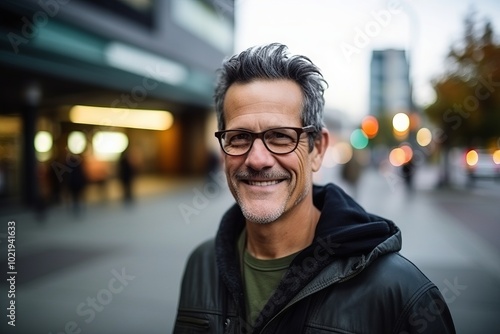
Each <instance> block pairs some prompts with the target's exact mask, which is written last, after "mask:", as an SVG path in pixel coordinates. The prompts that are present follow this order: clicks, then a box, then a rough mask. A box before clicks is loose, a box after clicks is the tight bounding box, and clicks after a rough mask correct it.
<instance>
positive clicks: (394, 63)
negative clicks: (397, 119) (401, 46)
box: [370, 49, 413, 117]
mask: <svg viewBox="0 0 500 334" xmlns="http://www.w3.org/2000/svg"><path fill="white" fill-rule="evenodd" d="M412 106H413V103H412V94H411V83H410V67H409V63H408V61H407V58H406V53H405V51H404V50H394V49H389V50H374V51H373V53H372V58H371V63H370V114H371V115H373V116H375V117H379V116H381V115H384V114H386V115H390V116H393V115H395V114H396V113H398V112H409V111H410V110H411V109H412Z"/></svg>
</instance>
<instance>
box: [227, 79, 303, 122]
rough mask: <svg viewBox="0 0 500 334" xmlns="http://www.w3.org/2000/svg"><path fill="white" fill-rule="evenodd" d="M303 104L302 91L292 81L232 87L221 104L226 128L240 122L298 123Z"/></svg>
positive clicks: (264, 81)
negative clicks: (285, 121)
mask: <svg viewBox="0 0 500 334" xmlns="http://www.w3.org/2000/svg"><path fill="white" fill-rule="evenodd" d="M302 102H303V98H302V90H301V88H300V86H299V85H298V84H297V83H296V82H294V81H292V80H255V81H251V82H248V83H234V84H232V85H231V86H230V87H229V89H228V90H227V93H226V97H225V100H224V114H225V115H224V116H225V119H226V125H229V124H230V123H232V122H234V121H242V120H245V121H250V120H253V121H256V120H260V121H262V120H268V121H270V120H272V119H275V120H276V121H277V122H281V121H283V120H288V121H289V122H290V121H293V122H294V123H296V122H297V121H299V122H300V114H301V111H302ZM276 125H285V124H276ZM286 125H289V124H286ZM294 125H299V124H294Z"/></svg>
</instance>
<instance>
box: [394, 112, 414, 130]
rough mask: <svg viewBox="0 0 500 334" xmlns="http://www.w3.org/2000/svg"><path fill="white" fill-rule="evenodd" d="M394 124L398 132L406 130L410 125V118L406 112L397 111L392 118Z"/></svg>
mask: <svg viewBox="0 0 500 334" xmlns="http://www.w3.org/2000/svg"><path fill="white" fill-rule="evenodd" d="M392 126H393V127H394V130H396V131H397V132H406V131H407V130H408V129H409V127H410V118H409V117H408V115H406V114H405V113H402V112H400V113H397V114H396V115H394V117H393V118H392Z"/></svg>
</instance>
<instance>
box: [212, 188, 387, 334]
mask: <svg viewBox="0 0 500 334" xmlns="http://www.w3.org/2000/svg"><path fill="white" fill-rule="evenodd" d="M313 201H314V205H315V206H316V207H317V208H318V209H320V211H321V215H320V219H319V222H318V225H317V227H316V232H315V238H314V241H313V243H312V244H311V245H310V246H308V247H307V248H305V249H304V250H302V251H301V252H300V253H299V254H298V255H297V256H296V257H295V258H294V259H293V261H292V263H291V265H290V267H289V269H288V271H287V272H286V274H285V276H284V277H283V279H282V280H281V282H280V284H279V285H278V287H277V289H276V291H275V294H274V295H273V296H272V297H271V298H270V300H269V301H268V303H267V304H266V306H265V307H264V310H265V312H262V313H261V314H260V315H259V317H258V318H257V320H256V324H255V328H254V330H255V331H254V332H258V331H259V330H260V329H261V328H262V327H263V326H264V325H265V324H266V323H267V321H268V320H269V319H271V318H272V317H273V316H274V315H275V314H276V313H277V312H278V311H279V310H280V309H281V308H282V307H283V306H284V305H286V304H287V303H288V302H289V301H290V300H291V299H292V298H293V297H294V296H295V295H296V294H297V293H298V292H299V291H300V290H301V289H302V288H303V287H304V286H306V285H307V284H308V283H309V282H310V281H311V280H312V279H313V278H314V277H316V276H317V275H318V273H319V272H320V271H321V270H323V269H324V268H325V267H326V266H327V265H328V264H330V263H332V262H333V261H334V260H335V259H339V258H343V257H351V256H355V255H361V254H368V253H369V252H370V251H372V250H373V249H374V248H375V247H376V246H377V245H379V244H381V243H382V242H383V241H385V240H386V239H387V238H389V237H390V236H391V235H393V234H395V233H396V232H397V228H396V227H395V225H394V224H393V223H392V222H390V221H389V220H386V219H383V218H381V217H378V216H376V215H373V214H370V213H367V212H366V211H365V210H364V209H363V208H362V207H361V206H360V205H359V204H358V203H356V201H354V199H352V198H351V197H350V196H349V195H348V194H346V193H345V192H344V191H343V190H342V189H341V188H340V187H338V186H336V185H334V184H328V185H326V186H313ZM244 226H245V218H244V217H243V214H242V213H241V210H240V208H239V206H238V205H234V206H233V207H231V208H230V209H229V210H228V211H227V212H226V214H225V215H224V217H223V218H222V221H221V224H220V227H219V230H218V232H217V236H216V258H217V266H218V270H219V273H220V275H221V278H222V281H223V282H224V284H225V286H226V288H227V291H228V292H229V294H230V295H231V296H232V298H234V301H235V302H236V303H237V305H239V307H240V310H241V312H243V313H242V314H245V313H244V298H243V285H242V279H241V275H240V264H239V256H238V250H237V240H238V237H239V235H240V233H241V232H242V230H243V228H244Z"/></svg>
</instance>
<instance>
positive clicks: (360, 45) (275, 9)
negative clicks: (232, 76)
mask: <svg viewBox="0 0 500 334" xmlns="http://www.w3.org/2000/svg"><path fill="white" fill-rule="evenodd" d="M235 4H236V45H235V48H236V51H237V52H238V51H241V50H243V49H246V48H247V47H249V46H253V45H260V44H264V43H269V42H281V43H284V44H287V45H288V46H289V47H290V49H291V51H292V53H298V54H304V55H307V56H308V57H309V58H311V59H312V61H313V62H314V63H316V64H317V65H318V66H319V67H320V68H321V69H322V71H323V74H324V76H325V78H326V80H327V81H328V83H329V89H328V90H327V92H326V105H327V108H329V109H337V110H340V111H342V112H343V113H345V114H346V115H348V116H349V118H350V119H351V120H352V121H353V122H357V121H358V120H360V119H361V118H362V117H363V116H364V115H366V114H367V113H368V106H369V104H368V94H369V66H370V57H371V52H372V50H374V49H386V48H396V49H405V50H407V52H409V56H410V58H411V76H412V80H413V84H414V95H415V100H416V101H415V102H416V103H417V104H419V105H425V104H428V103H430V102H432V101H433V99H434V95H433V90H432V88H431V85H430V80H431V79H432V78H433V77H435V76H437V75H438V74H440V73H442V71H443V68H444V64H445V56H446V54H447V52H448V51H449V47H450V45H451V44H452V43H453V42H456V41H457V40H459V39H460V38H461V36H462V35H463V28H464V25H463V22H464V18H465V16H466V13H468V12H469V10H470V9H471V8H475V9H476V12H477V18H478V19H484V18H488V19H489V20H490V21H491V22H492V23H493V27H494V30H495V32H496V35H497V36H498V35H500V23H499V22H500V1H497V0H476V1H468V0H454V1H453V0H420V1H417V0H363V1H361V0H350V1H345V0H344V1H342V0H307V1H306V0H235Z"/></svg>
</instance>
